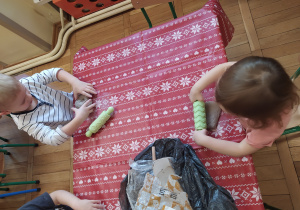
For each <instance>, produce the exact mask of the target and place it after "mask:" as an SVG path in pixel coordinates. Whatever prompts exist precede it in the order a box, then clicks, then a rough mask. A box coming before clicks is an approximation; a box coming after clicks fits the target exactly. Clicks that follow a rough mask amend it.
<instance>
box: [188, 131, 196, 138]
mask: <svg viewBox="0 0 300 210" xmlns="http://www.w3.org/2000/svg"><path fill="white" fill-rule="evenodd" d="M194 132H195V131H193V130H191V132H189V135H190V139H194Z"/></svg>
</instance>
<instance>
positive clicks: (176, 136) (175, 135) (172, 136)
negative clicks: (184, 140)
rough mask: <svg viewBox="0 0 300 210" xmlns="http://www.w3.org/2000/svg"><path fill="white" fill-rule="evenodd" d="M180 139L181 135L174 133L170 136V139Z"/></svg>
mask: <svg viewBox="0 0 300 210" xmlns="http://www.w3.org/2000/svg"><path fill="white" fill-rule="evenodd" d="M178 137H179V135H177V134H176V133H173V134H170V135H169V136H168V138H174V139H175V138H178Z"/></svg>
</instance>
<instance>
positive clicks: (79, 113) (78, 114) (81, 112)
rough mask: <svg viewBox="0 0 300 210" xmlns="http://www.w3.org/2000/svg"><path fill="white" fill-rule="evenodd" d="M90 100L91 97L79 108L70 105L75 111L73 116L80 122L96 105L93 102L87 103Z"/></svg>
mask: <svg viewBox="0 0 300 210" xmlns="http://www.w3.org/2000/svg"><path fill="white" fill-rule="evenodd" d="M91 101H92V100H91V99H89V100H87V101H86V102H85V103H84V104H83V105H82V106H81V107H80V108H79V109H77V108H75V107H72V111H74V112H75V118H77V119H78V120H81V121H82V122H83V121H85V120H86V118H88V116H89V115H90V113H92V112H93V111H94V107H95V106H96V104H95V103H94V104H91V105H89V103H91Z"/></svg>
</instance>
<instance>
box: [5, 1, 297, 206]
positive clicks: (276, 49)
mask: <svg viewBox="0 0 300 210" xmlns="http://www.w3.org/2000/svg"><path fill="white" fill-rule="evenodd" d="M205 2H206V1H204V0H175V1H174V5H175V9H176V13H177V15H178V16H179V17H181V16H183V15H185V14H189V13H191V12H193V11H196V10H198V9H200V8H201V7H202V6H203V5H204V4H205ZM221 5H222V6H223V9H224V10H225V12H226V14H227V15H228V17H229V19H230V20H231V22H232V23H233V25H234V27H235V33H234V37H233V40H232V41H231V42H230V44H229V46H228V47H227V48H226V51H227V55H228V59H229V60H230V61H235V60H239V59H241V58H243V57H246V56H249V55H261V56H266V57H273V58H276V59H278V60H279V61H280V62H281V63H282V64H283V66H284V67H285V68H286V69H287V71H288V73H289V74H292V73H293V72H294V71H295V70H296V69H297V68H298V67H300V63H299V62H300V61H299V60H300V59H299V56H300V35H299V34H300V1H299V0H264V1H261V0H248V1H247V0H221ZM146 10H147V12H148V15H149V17H150V19H151V21H152V23H153V25H154V26H156V25H159V24H161V23H164V22H167V21H169V20H171V19H172V14H171V12H170V10H169V7H168V4H162V5H156V6H151V7H149V8H146ZM147 27H148V25H147V22H146V20H145V19H144V17H143V15H142V13H141V11H140V10H130V11H127V12H124V13H121V14H118V15H115V16H113V17H111V18H109V19H106V20H103V21H101V22H98V23H96V24H93V25H90V26H87V27H85V28H83V29H80V30H78V31H76V32H74V33H73V34H72V36H71V38H70V40H69V43H68V47H67V49H66V52H65V53H64V55H63V56H62V57H61V58H59V59H58V60H56V61H53V62H51V63H48V64H45V65H43V66H39V67H36V68H34V69H33V70H32V71H30V72H28V73H27V74H29V75H31V74H33V73H35V72H40V71H41V70H43V69H46V68H51V67H62V68H64V69H65V70H66V71H69V72H72V61H73V56H74V54H75V53H76V52H77V51H78V50H79V49H80V47H81V46H85V47H87V48H88V49H92V48H95V47H98V46H100V45H103V44H106V43H110V42H112V41H116V40H118V39H121V38H123V37H126V36H128V35H131V34H134V33H136V32H138V31H141V30H144V29H147ZM296 83H297V85H298V87H300V86H299V84H300V81H299V79H298V81H296ZM53 87H56V88H58V89H61V90H65V91H70V87H69V86H68V85H67V84H64V83H54V84H53ZM0 134H1V136H3V137H6V138H9V139H11V142H12V143H13V142H18V143H21V142H22V143H23V142H24V143H25V142H33V141H34V140H33V139H32V138H30V137H28V136H27V135H26V134H25V133H24V132H21V131H18V130H17V128H16V126H15V125H14V124H13V122H12V121H11V119H9V118H8V117H4V118H2V119H1V120H0ZM71 144H72V143H71V142H67V143H65V144H63V145H61V146H59V147H51V146H46V145H40V146H39V147H37V148H34V149H33V148H17V149H16V148H14V149H9V150H10V151H11V152H12V153H13V155H12V156H10V157H6V159H5V163H6V165H5V172H6V173H7V174H8V175H9V176H8V177H7V178H5V179H6V181H13V180H14V181H17V180H18V181H20V180H26V179H27V180H31V179H32V180H35V179H39V180H40V181H41V184H40V187H41V188H42V192H40V193H32V194H27V195H20V196H17V197H16V196H15V197H10V198H5V199H1V200H0V209H7V210H11V209H17V208H18V207H20V206H21V205H22V204H23V203H25V202H26V201H28V200H30V199H32V198H34V197H36V196H37V195H39V194H41V193H43V192H45V191H48V192H51V191H54V190H57V189H65V190H71V191H72V155H71V154H72V148H71ZM253 158H254V163H255V168H256V172H257V178H258V182H259V186H260V189H261V193H262V196H263V200H264V202H266V203H268V204H269V205H272V206H275V207H277V208H280V209H288V210H289V209H300V199H299V198H300V196H299V178H300V134H293V135H289V136H287V137H284V138H283V139H280V140H277V141H276V143H275V144H274V145H273V146H272V147H271V148H266V149H263V150H261V151H259V152H257V153H255V154H254V155H253ZM293 175H295V176H293ZM31 187H35V186H17V187H12V189H18V190H22V189H30V188H31Z"/></svg>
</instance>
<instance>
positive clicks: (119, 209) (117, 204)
mask: <svg viewBox="0 0 300 210" xmlns="http://www.w3.org/2000/svg"><path fill="white" fill-rule="evenodd" d="M115 206H116V208H115V210H121V205H120V202H119V201H117V203H116V204H115Z"/></svg>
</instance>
